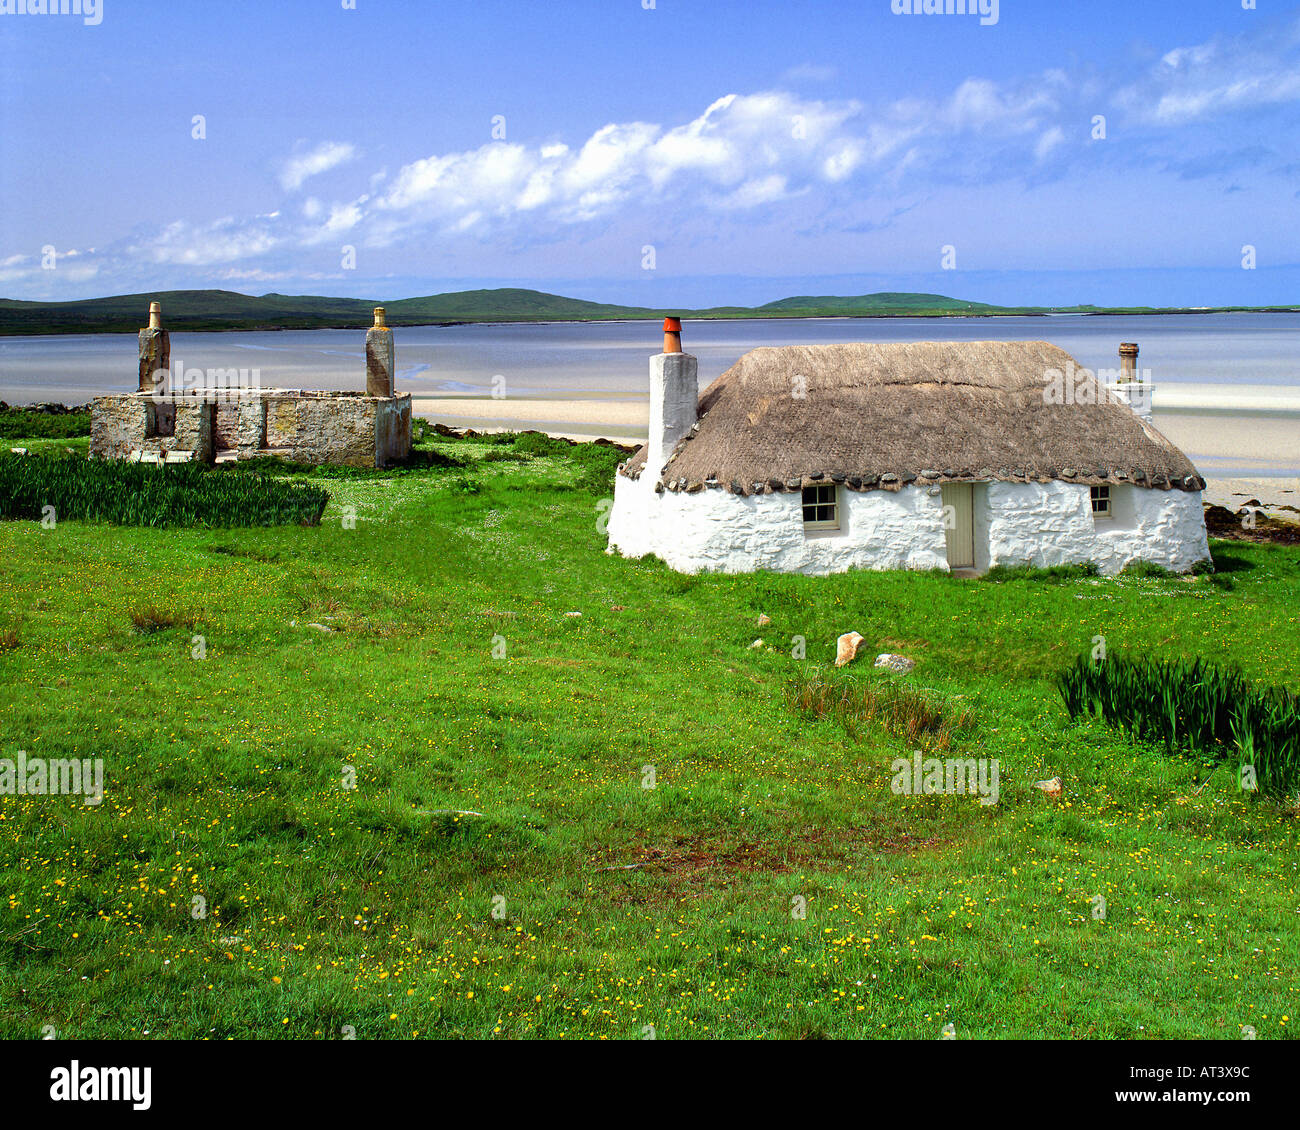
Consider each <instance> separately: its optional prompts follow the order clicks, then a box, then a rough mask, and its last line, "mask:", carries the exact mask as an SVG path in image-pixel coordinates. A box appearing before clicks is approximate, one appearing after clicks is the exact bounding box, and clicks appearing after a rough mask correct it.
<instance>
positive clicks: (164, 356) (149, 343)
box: [138, 302, 172, 395]
mask: <svg viewBox="0 0 1300 1130" xmlns="http://www.w3.org/2000/svg"><path fill="white" fill-rule="evenodd" d="M138 341H139V345H140V388H139V391H140V392H147V393H151V394H152V393H154V392H157V393H158V394H159V395H163V394H165V393H167V392H168V391H169V388H170V385H171V381H170V379H169V378H170V372H169V370H170V369H171V364H172V343H171V337H170V336H169V335H168V333H167V331H166V330H165V329H163V328H162V303H161V302H150V303H149V325H148V327H146V328H145V329H142V330H141V331H140V333H139V335H138Z"/></svg>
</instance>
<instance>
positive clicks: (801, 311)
mask: <svg viewBox="0 0 1300 1130" xmlns="http://www.w3.org/2000/svg"><path fill="white" fill-rule="evenodd" d="M154 301H157V302H161V303H162V305H163V320H164V322H165V324H166V325H167V327H168V328H169V329H173V330H192V331H195V330H301V329H334V328H337V329H349V328H358V327H361V326H368V325H370V323H371V312H372V311H373V309H374V307H376V306H383V307H384V308H385V309H386V310H387V312H388V322H389V324H390V325H394V326H426V325H447V324H453V323H463V322H592V321H615V320H618V321H623V320H633V319H641V318H662V317H663V316H664V315H665V314H678V315H681V316H682V317H684V318H696V319H700V318H827V317H841V318H843V317H854V318H903V317H913V318H915V317H949V318H952V317H958V318H959V317H1005V316H1010V315H1021V316H1024V315H1031V314H1053V313H1077V314H1103V313H1106V314H1112V313H1113V314H1157V313H1209V312H1214V311H1221V310H1247V309H1256V310H1261V309H1267V310H1278V311H1288V312H1292V311H1296V310H1298V309H1300V307H1296V306H1283V307H1241V306H1234V307H1214V308H1212V309H1211V308H1207V307H1201V308H1198V309H1196V310H1194V311H1193V310H1169V309H1156V308H1152V307H1130V308H1110V309H1107V308H1103V307H1098V306H1072V307H1049V306H990V305H988V304H987V303H983V302H967V301H964V300H962V299H959V298H949V297H947V296H946V295H942V294H913V293H907V292H894V291H882V292H880V293H877V294H860V295H855V296H848V297H846V296H838V295H818V296H814V295H800V296H797V297H793V298H782V299H779V300H778V301H776V302H768V303H766V304H764V305H762V306H714V307H709V308H707V309H703V310H685V309H681V308H674V309H671V310H656V309H650V308H647V307H643V306H616V305H611V304H609V303H605V302H587V301H586V300H584V299H581V298H565V297H563V296H562V295H558V294H546V293H544V292H543V291H540V290H525V289H520V288H503V289H497V290H458V291H451V292H449V293H447V294H430V295H426V296H425V297H423V298H402V299H398V300H397V301H393V302H383V301H377V300H375V299H369V298H323V297H320V296H316V295H289V294H263V295H258V296H254V295H248V294H240V293H238V292H237V291H233V290H164V291H152V292H146V293H142V294H120V295H115V296H113V297H110V298H87V299H82V300H80V301H77V302H26V301H21V300H18V299H0V335H15V334H69V333H81V334H84V333H134V332H135V331H136V330H137V329H139V328H140V327H141V326H142V325H144V324H145V322H146V321H147V318H148V311H149V303H150V302H154Z"/></svg>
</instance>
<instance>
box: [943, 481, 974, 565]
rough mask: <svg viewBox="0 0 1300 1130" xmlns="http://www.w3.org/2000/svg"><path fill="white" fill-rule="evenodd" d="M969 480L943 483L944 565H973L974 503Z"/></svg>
mask: <svg viewBox="0 0 1300 1130" xmlns="http://www.w3.org/2000/svg"><path fill="white" fill-rule="evenodd" d="M973 493H974V492H973V491H972V489H971V484H970V483H946V484H945V485H944V487H943V534H944V540H945V541H946V542H947V543H948V568H949V569H973V568H975V505H974V500H973Z"/></svg>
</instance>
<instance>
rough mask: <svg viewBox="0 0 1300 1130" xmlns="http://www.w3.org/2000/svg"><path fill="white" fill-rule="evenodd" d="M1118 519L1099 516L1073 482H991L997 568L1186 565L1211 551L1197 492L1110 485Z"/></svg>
mask: <svg viewBox="0 0 1300 1130" xmlns="http://www.w3.org/2000/svg"><path fill="white" fill-rule="evenodd" d="M1110 493H1111V500H1112V508H1113V511H1114V517H1113V518H1111V519H1109V520H1106V519H1101V520H1095V519H1094V518H1093V515H1092V502H1091V494H1090V492H1089V489H1088V488H1087V487H1086V486H1078V485H1076V484H1074V483H1062V482H1053V483H989V484H988V485H987V487H986V494H985V497H986V499H987V506H988V511H987V514H986V521H987V529H988V533H987V538H988V543H987V544H988V554H989V562H990V564H992V565H1036V566H1040V567H1041V566H1047V565H1065V564H1073V563H1079V562H1083V561H1095V562H1096V563H1097V567H1098V568H1099V569H1100V570H1101V571H1102V572H1103V573H1118V572H1119V571H1120V570H1121V569H1123V568H1124V566H1125V565H1127V564H1128V563H1129V562H1130V561H1136V560H1144V561H1151V562H1154V563H1155V564H1157V565H1163V566H1164V567H1165V568H1166V569H1175V570H1183V569H1188V568H1190V567H1191V566H1193V565H1195V564H1196V563H1197V562H1198V561H1201V560H1204V559H1205V558H1206V557H1208V556H1209V555H1210V550H1209V545H1208V543H1207V541H1206V537H1205V512H1204V509H1203V507H1202V505H1201V494H1200V491H1186V490H1155V489H1152V488H1148V487H1136V486H1112V487H1111V488H1110Z"/></svg>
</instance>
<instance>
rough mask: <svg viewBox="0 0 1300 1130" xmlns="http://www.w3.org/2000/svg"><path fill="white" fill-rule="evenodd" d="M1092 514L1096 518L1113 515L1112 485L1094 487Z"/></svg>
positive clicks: (1092, 489)
mask: <svg viewBox="0 0 1300 1130" xmlns="http://www.w3.org/2000/svg"><path fill="white" fill-rule="evenodd" d="M1090 489H1091V491H1092V516H1093V517H1094V518H1110V517H1113V514H1112V513H1111V509H1110V487H1108V486H1105V487H1092V488H1090Z"/></svg>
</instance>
